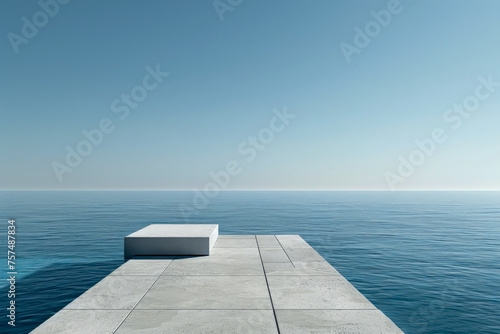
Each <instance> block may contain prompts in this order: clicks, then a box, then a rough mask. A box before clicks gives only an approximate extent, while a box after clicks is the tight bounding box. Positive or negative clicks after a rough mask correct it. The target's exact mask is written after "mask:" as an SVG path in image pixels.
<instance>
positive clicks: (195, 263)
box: [163, 248, 264, 276]
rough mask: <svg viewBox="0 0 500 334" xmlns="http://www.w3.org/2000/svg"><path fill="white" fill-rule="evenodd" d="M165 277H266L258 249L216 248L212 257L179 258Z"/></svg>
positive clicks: (165, 273)
mask: <svg viewBox="0 0 500 334" xmlns="http://www.w3.org/2000/svg"><path fill="white" fill-rule="evenodd" d="M163 275H202V276H204V275H264V271H263V269H262V262H261V260H260V255H259V250H258V249H257V248H215V249H214V250H213V252H212V254H211V255H210V256H195V257H186V256H180V257H177V258H176V259H175V260H174V261H173V262H172V264H171V265H170V266H169V267H168V268H167V269H166V270H165V272H164V273H163Z"/></svg>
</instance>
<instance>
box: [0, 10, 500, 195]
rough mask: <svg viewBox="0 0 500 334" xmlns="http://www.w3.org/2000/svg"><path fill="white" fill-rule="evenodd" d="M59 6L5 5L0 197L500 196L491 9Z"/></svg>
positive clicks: (494, 14)
mask: <svg viewBox="0 0 500 334" xmlns="http://www.w3.org/2000/svg"><path fill="white" fill-rule="evenodd" d="M65 1H67V0H65ZM65 1H63V0H60V2H55V0H42V1H41V3H42V5H40V4H39V3H38V2H37V1H13V0H10V1H2V2H0V21H1V26H0V29H1V36H2V42H1V44H0V48H1V53H0V57H1V58H0V59H1V76H0V91H1V97H2V98H1V99H0V115H1V121H0V143H1V144H0V145H1V156H0V159H1V162H0V177H1V179H0V182H1V183H0V189H188V190H191V189H194V188H198V189H202V188H203V187H205V186H206V185H207V184H209V183H210V182H212V179H214V178H216V179H217V177H216V176H214V175H215V174H217V175H218V182H219V187H220V188H223V189H352V190H356V189H381V190H385V189H391V188H393V189H399V190H411V189H431V190H434V189H461V190H471V189H472V190H473V189H500V173H499V172H498V171H499V170H500V168H499V167H500V131H499V126H500V20H498V13H500V2H499V1H497V0H481V1H459V0H447V1H445V0H443V1H432V0H428V1H425V0H419V1H409V0H402V1H400V2H399V3H398V2H397V1H395V0H391V1H387V0H383V1H331V0H323V1H320V0H317V1H305V0H304V1H297V0H294V1H292V0H287V1H279V0H274V1H265V0H244V1H240V0H221V1H219V2H215V5H214V3H213V2H212V1H210V0H207V1H201V0H200V1H124V0H120V1H71V2H68V3H64V2H65ZM44 4H45V5H44ZM43 7H44V8H45V9H44V8H43ZM372 11H374V12H373V13H372ZM388 14H389V15H390V17H389V16H388ZM167 73H168V74H167ZM461 105H465V107H461ZM454 108H455V109H454ZM464 108H466V109H464ZM276 115H279V117H278V116H276ZM93 129H98V130H95V131H94V130H93ZM82 131H83V132H85V131H87V132H86V133H87V136H86V135H85V134H84V133H83V132H82ZM87 137H90V139H89V138H87ZM92 141H93V142H92ZM416 141H420V146H419V144H417V143H416ZM422 145H423V146H422ZM68 152H72V153H68ZM68 156H69V157H68ZM220 171H223V172H220ZM211 172H212V174H211ZM230 172H231V173H232V174H230ZM214 173H215V174H214Z"/></svg>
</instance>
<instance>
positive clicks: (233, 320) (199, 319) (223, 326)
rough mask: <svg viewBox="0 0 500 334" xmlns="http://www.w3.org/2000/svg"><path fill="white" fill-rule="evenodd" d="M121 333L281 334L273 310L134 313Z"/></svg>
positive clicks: (147, 311) (144, 311)
mask: <svg viewBox="0 0 500 334" xmlns="http://www.w3.org/2000/svg"><path fill="white" fill-rule="evenodd" d="M116 333H117V334H129V333H176V334H205V333H263V334H277V333H278V330H277V329H276V322H275V320H274V314H273V311H272V310H134V311H132V313H131V314H130V316H128V318H127V320H126V321H125V322H124V323H123V324H122V325H121V326H120V328H119V329H118V331H117V332H116Z"/></svg>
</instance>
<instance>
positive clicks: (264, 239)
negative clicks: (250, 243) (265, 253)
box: [257, 235, 281, 248]
mask: <svg viewBox="0 0 500 334" xmlns="http://www.w3.org/2000/svg"><path fill="white" fill-rule="evenodd" d="M257 243H258V244H259V247H260V248H281V244H280V243H279V242H278V239H276V237H275V236H274V235H258V236H257Z"/></svg>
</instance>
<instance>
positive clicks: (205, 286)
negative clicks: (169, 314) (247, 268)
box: [136, 276, 272, 310]
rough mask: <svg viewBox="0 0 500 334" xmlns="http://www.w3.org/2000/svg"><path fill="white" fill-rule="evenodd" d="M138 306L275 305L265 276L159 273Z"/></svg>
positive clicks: (267, 306) (239, 306)
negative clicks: (166, 274)
mask: <svg viewBox="0 0 500 334" xmlns="http://www.w3.org/2000/svg"><path fill="white" fill-rule="evenodd" d="M136 309H138V310H141V309H142V310H144V309H148V310H169V309H176V310H181V309H189V310H213V309H225V310H234V309H241V310H244V309H246V310H248V309H252V310H262V309H272V307H271V302H270V299H269V293H268V290H267V285H266V280H265V278H264V276H160V278H159V279H158V281H157V282H156V283H155V284H154V285H153V286H152V287H151V289H150V290H149V292H148V293H147V294H146V295H145V296H144V298H143V299H142V300H141V301H140V303H139V304H138V305H137V306H136Z"/></svg>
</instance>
